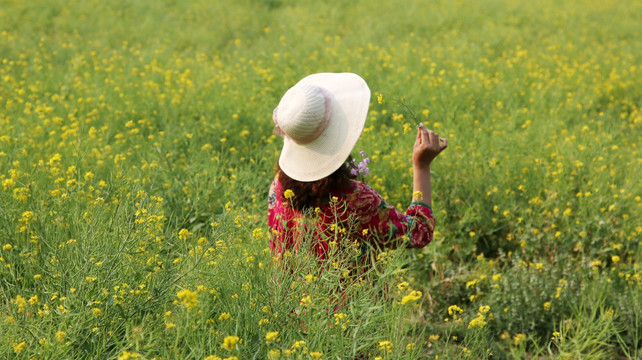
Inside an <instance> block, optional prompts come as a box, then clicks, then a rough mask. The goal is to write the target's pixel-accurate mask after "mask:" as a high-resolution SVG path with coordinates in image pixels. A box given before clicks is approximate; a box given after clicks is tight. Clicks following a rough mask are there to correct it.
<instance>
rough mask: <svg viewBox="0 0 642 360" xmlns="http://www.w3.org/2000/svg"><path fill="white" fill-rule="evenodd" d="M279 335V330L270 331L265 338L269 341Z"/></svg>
mask: <svg viewBox="0 0 642 360" xmlns="http://www.w3.org/2000/svg"><path fill="white" fill-rule="evenodd" d="M277 336H279V332H278V331H269V332H268V333H267V334H265V340H266V341H267V342H270V341H273V340H275V339H276V337H277Z"/></svg>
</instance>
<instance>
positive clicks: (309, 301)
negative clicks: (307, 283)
mask: <svg viewBox="0 0 642 360" xmlns="http://www.w3.org/2000/svg"><path fill="white" fill-rule="evenodd" d="M301 305H302V306H310V305H312V298H311V297H310V295H308V296H304V297H303V298H302V299H301Z"/></svg>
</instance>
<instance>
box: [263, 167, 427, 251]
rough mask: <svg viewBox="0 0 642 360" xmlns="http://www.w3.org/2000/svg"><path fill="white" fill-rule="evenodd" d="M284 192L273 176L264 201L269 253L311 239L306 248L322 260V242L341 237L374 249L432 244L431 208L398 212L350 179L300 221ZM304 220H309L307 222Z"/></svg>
mask: <svg viewBox="0 0 642 360" xmlns="http://www.w3.org/2000/svg"><path fill="white" fill-rule="evenodd" d="M285 190H286V189H283V187H282V186H281V183H280V182H279V181H278V176H277V177H275V178H274V181H272V185H271V186H270V192H269V197H268V225H269V227H270V232H271V234H272V238H271V240H270V249H271V250H272V253H273V254H274V255H281V254H282V253H284V252H285V251H287V250H292V251H296V250H297V249H298V248H299V247H300V246H301V245H302V244H301V243H300V241H301V239H310V238H312V239H313V240H312V243H310V244H308V246H311V247H312V248H313V249H314V250H316V253H317V255H318V256H319V258H321V259H323V258H325V257H326V254H327V252H328V242H331V241H336V242H337V243H339V242H340V241H341V239H350V240H358V241H365V242H368V243H370V244H372V245H376V246H378V247H380V248H397V247H402V246H406V247H412V248H421V247H424V246H426V245H427V244H428V243H430V241H432V238H433V231H434V228H435V219H434V218H433V216H432V209H431V208H430V207H429V206H428V205H426V204H424V203H422V202H413V203H411V204H410V206H409V207H408V209H407V210H406V212H405V213H402V212H400V211H398V210H396V209H395V207H394V206H391V205H389V204H388V203H387V202H386V201H385V200H384V199H383V198H382V197H381V195H379V194H378V193H377V192H376V191H375V190H373V189H372V188H371V187H369V186H367V185H365V184H363V183H361V182H359V181H356V180H352V181H351V187H350V188H347V189H344V190H340V191H336V192H335V193H333V194H332V200H330V201H329V202H328V203H327V204H324V205H323V206H321V207H319V208H317V209H315V211H314V213H313V214H311V215H312V216H310V215H308V216H307V217H305V216H303V215H302V214H301V212H299V211H298V210H296V209H293V208H292V207H291V206H290V203H289V200H288V199H286V198H285V196H284V192H285ZM295 196H296V194H295ZM305 218H307V219H308V220H309V218H314V219H315V220H314V221H313V222H312V223H311V222H310V221H306V219H305ZM306 234H309V235H310V236H311V237H310V236H306ZM307 241H310V240H307Z"/></svg>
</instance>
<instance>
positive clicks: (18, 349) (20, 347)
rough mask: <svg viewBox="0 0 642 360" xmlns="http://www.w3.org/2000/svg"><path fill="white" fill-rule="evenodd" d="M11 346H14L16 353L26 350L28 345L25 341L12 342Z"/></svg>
mask: <svg viewBox="0 0 642 360" xmlns="http://www.w3.org/2000/svg"><path fill="white" fill-rule="evenodd" d="M11 346H12V347H13V351H14V352H15V353H16V354H20V353H21V352H22V350H24V348H25V347H26V346H27V343H26V342H24V341H23V342H21V343H20V344H12V345H11Z"/></svg>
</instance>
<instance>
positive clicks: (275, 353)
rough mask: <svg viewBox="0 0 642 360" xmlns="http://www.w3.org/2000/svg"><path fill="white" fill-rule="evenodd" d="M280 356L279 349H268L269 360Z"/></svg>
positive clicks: (274, 359)
mask: <svg viewBox="0 0 642 360" xmlns="http://www.w3.org/2000/svg"><path fill="white" fill-rule="evenodd" d="M280 357H281V350H279V349H272V350H270V351H268V359H269V360H276V359H278V358H280Z"/></svg>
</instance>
